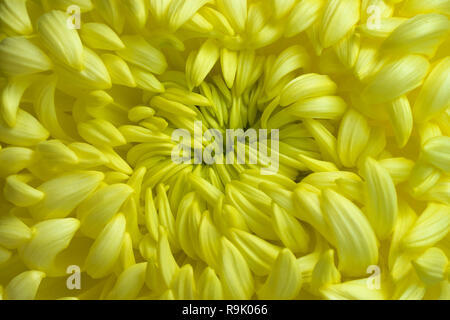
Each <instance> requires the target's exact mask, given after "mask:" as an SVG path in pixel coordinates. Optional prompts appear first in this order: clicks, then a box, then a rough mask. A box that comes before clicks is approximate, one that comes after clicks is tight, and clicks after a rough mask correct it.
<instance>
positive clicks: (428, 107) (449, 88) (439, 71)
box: [413, 57, 450, 123]
mask: <svg viewBox="0 0 450 320" xmlns="http://www.w3.org/2000/svg"><path fill="white" fill-rule="evenodd" d="M449 73H450V58H449V57H446V58H444V59H443V60H442V61H441V62H439V63H438V64H437V65H436V66H435V67H434V68H433V70H432V71H431V73H430V74H429V76H428V78H427V79H426V80H425V83H424V85H423V86H422V89H421V91H420V93H419V96H418V97H417V99H416V103H415V104H414V108H413V112H414V120H415V121H416V122H419V123H420V122H425V121H427V120H429V119H431V118H433V117H435V116H436V115H438V114H439V113H440V112H441V111H444V110H445V109H446V108H448V107H449V103H450V102H449V101H450V94H449V92H450V76H449Z"/></svg>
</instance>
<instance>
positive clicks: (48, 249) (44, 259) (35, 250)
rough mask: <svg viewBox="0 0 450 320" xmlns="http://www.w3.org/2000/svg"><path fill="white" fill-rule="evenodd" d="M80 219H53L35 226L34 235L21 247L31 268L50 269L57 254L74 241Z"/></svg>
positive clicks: (21, 252) (24, 257)
mask: <svg viewBox="0 0 450 320" xmlns="http://www.w3.org/2000/svg"><path fill="white" fill-rule="evenodd" d="M79 227H80V221H78V220H77V219H74V218H66V219H52V220H47V221H43V222H40V223H38V224H36V225H34V226H33V229H32V230H33V237H32V238H31V240H30V241H29V242H28V243H26V244H25V245H24V246H23V247H22V248H20V250H19V252H20V255H21V256H22V257H23V259H24V261H25V263H26V264H27V265H28V266H29V267H30V268H35V269H38V270H49V269H50V268H51V267H52V266H53V263H54V260H55V258H56V255H57V254H58V253H60V252H61V251H63V250H64V249H66V248H67V247H68V246H69V244H70V242H71V241H72V238H73V236H74V235H75V232H76V231H77V230H78V228H79Z"/></svg>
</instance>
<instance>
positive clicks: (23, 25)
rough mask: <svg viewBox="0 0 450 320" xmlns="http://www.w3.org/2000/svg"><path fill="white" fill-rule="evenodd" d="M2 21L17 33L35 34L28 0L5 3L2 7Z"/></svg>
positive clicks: (0, 10)
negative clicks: (28, 8)
mask: <svg viewBox="0 0 450 320" xmlns="http://www.w3.org/2000/svg"><path fill="white" fill-rule="evenodd" d="M0 21H1V22H2V23H3V24H4V25H5V26H7V27H8V28H9V29H11V30H12V31H13V32H15V33H18V34H23V35H25V34H30V33H32V32H33V26H32V24H31V21H30V17H29V15H28V10H27V1H26V0H5V1H3V3H2V4H1V5H0Z"/></svg>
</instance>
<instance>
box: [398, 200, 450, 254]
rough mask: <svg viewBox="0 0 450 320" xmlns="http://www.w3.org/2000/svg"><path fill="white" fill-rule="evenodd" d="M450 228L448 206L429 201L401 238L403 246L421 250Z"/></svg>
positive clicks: (434, 242) (439, 238)
mask: <svg viewBox="0 0 450 320" xmlns="http://www.w3.org/2000/svg"><path fill="white" fill-rule="evenodd" d="M449 230H450V207H448V206H446V205H442V204H437V203H430V204H429V205H428V207H427V208H426V209H425V211H424V212H423V213H422V214H421V215H420V216H419V218H418V219H417V221H416V222H415V223H414V225H413V226H412V228H411V229H410V230H409V231H408V233H407V234H406V235H405V237H404V238H403V240H402V244H403V247H404V248H406V249H410V250H421V249H424V248H427V247H431V246H433V245H434V244H436V243H437V242H438V241H439V240H441V239H443V238H444V237H445V236H446V235H447V233H448V232H449Z"/></svg>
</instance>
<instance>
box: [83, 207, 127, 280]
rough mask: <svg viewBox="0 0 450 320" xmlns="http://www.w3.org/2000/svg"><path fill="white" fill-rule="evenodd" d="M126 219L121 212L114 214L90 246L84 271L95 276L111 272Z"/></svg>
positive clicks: (123, 232) (120, 245) (118, 251)
mask: <svg viewBox="0 0 450 320" xmlns="http://www.w3.org/2000/svg"><path fill="white" fill-rule="evenodd" d="M125 228H126V220H125V217H124V215H123V214H118V215H116V216H115V217H114V218H113V219H112V220H111V221H110V222H109V223H108V224H107V225H106V226H105V228H103V230H102V232H101V233H100V235H99V236H98V237H97V239H96V240H95V242H94V243H93V245H92V247H91V248H90V249H89V253H88V256H87V258H86V262H85V269H86V272H87V273H88V274H89V275H90V276H91V277H93V278H94V279H95V278H101V277H104V276H106V275H107V274H109V272H111V269H112V267H113V266H114V264H115V262H116V261H117V259H118V258H119V254H120V248H121V247H122V242H123V238H124V235H125Z"/></svg>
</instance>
